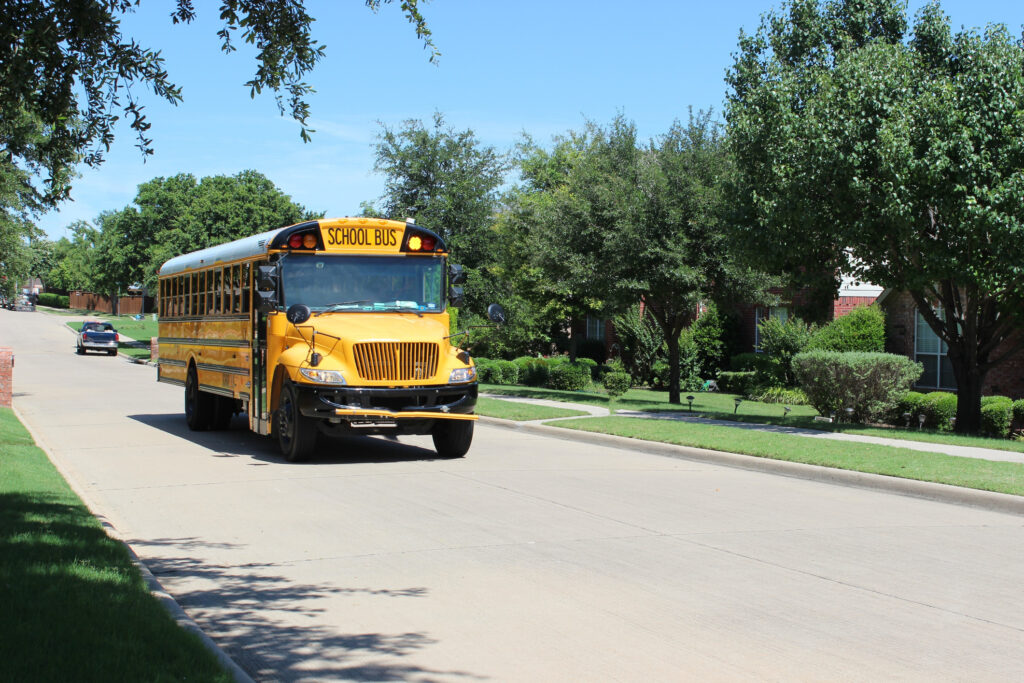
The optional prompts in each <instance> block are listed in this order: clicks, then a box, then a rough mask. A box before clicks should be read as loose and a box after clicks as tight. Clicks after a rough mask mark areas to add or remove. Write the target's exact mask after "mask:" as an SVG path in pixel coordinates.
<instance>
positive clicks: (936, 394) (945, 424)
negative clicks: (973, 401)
mask: <svg viewBox="0 0 1024 683" xmlns="http://www.w3.org/2000/svg"><path fill="white" fill-rule="evenodd" d="M956 401H957V398H956V394H949V393H946V392H945V391H933V392H931V393H930V394H925V395H924V399H923V400H922V401H921V406H920V412H921V413H924V426H925V427H927V428H928V429H937V430H938V431H940V432H950V431H953V418H954V417H956ZM917 415H918V413H914V416H913V419H912V420H911V424H912V425H916V424H917Z"/></svg>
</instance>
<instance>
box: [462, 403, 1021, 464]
mask: <svg viewBox="0 0 1024 683" xmlns="http://www.w3.org/2000/svg"><path fill="white" fill-rule="evenodd" d="M481 396H483V397H485V398H495V399H499V400H502V401H515V402H521V403H531V404H533V405H540V406H549V407H552V408H568V409H572V410H580V411H584V412H586V413H589V414H590V415H591V416H592V417H607V416H608V415H609V414H610V413H609V412H608V409H607V408H599V407H597V406H592V405H587V404H583V403H565V402H563V401H551V400H548V399H539V398H525V397H522V396H505V395H503V394H481ZM615 415H616V417H632V418H637V419H645V420H674V421H676V422H690V423H695V424H705V425H716V426H720V427H732V428H734V429H748V430H754V431H759V432H774V433H776V434H794V435H796V436H806V437H809V438H813V439H832V440H835V441H858V442H861V443H872V444H877V445H880V446H893V447H895V448H909V449H911V450H915V451H925V452H927V453H942V454H944V455H955V456H957V457H961V458H976V459H979V460H995V461H1000V462H1017V463H1022V464H1024V453H1019V452H1016V451H1003V450H998V449H994V448H977V447H974V446H955V445H952V444H941V443H931V442H927V441H909V440H905V439H887V438H885V437H881V436H864V435H861V434H844V433H841V432H825V431H821V430H819V429H806V428H803V427H789V426H786V425H774V424H757V423H752V422H733V421H732V420H715V419H712V418H707V417H702V416H701V415H700V414H698V413H682V412H672V413H647V412H642V411H638V410H618V411H616V413H615ZM572 419H577V418H565V417H563V418H553V419H545V420H531V422H537V423H541V422H543V423H550V422H557V421H559V420H572Z"/></svg>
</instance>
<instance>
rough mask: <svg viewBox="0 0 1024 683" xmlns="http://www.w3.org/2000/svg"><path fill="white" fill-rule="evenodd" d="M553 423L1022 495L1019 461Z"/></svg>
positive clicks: (676, 427)
mask: <svg viewBox="0 0 1024 683" xmlns="http://www.w3.org/2000/svg"><path fill="white" fill-rule="evenodd" d="M552 425H553V426H557V427H562V428H567V429H578V430H582V431H588V432H599V433H602V434H615V435H617V436H626V437H630V438H633V439H643V440H646V441H660V442H664V443H671V444H677V445H680V446H694V447H697V448H707V449H710V450H717V451H727V452H730V453H742V454H745V455H754V456H758V457H761V458H772V459H775V460H787V461H790V462H801V463H807V464H810V465H822V466H825V467H835V468H838V469H844V470H854V471H857V472H870V473H874V474H885V475H889V476H893V477H903V478H905V479H918V480H920V481H931V482H938V483H942V484H951V485H953V486H964V487H967V488H973V489H981V490H984V491H998V492H1000V493H1011V494H1014V495H1018V496H1019V495H1024V465H1022V464H1019V463H1008V462H995V461H990V460H976V459H973V458H958V457H955V456H951V455H943V454H940V453H926V452H921V451H913V450H910V449H907V448H895V447H892V446H877V445H874V444H866V443H851V442H848V441H832V440H829V439H815V438H809V437H805V436H796V435H794V434H775V433H771V432H763V431H756V430H744V429H736V428H734V427H725V426H719V425H704V424H694V423H689V422H675V421H669V420H652V419H646V420H645V419H637V418H628V417H596V418H588V419H585V420H563V421H559V422H554V423H552Z"/></svg>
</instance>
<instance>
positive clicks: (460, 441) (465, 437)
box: [431, 420, 473, 458]
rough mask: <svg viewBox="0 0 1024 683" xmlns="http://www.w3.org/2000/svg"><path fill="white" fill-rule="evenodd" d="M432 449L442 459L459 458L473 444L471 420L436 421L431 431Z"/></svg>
mask: <svg viewBox="0 0 1024 683" xmlns="http://www.w3.org/2000/svg"><path fill="white" fill-rule="evenodd" d="M431 436H432V437H433V438H434V448H435V449H436V450H437V454H438V455H440V456H441V457H442V458H461V457H462V456H464V455H465V454H466V453H467V452H468V451H469V446H470V444H471V443H473V422H472V421H471V420H458V421H456V420H438V421H437V422H436V423H435V424H434V429H433V430H432V431H431Z"/></svg>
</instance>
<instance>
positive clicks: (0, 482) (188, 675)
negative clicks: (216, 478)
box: [0, 408, 232, 683]
mask: <svg viewBox="0 0 1024 683" xmlns="http://www.w3.org/2000/svg"><path fill="white" fill-rule="evenodd" d="M0 473H2V476H0V604H2V605H3V606H4V609H3V619H0V680H5V681H184V680H189V681H223V682H224V683H228V682H229V681H231V680H232V679H231V677H230V676H229V675H228V673H227V672H225V671H224V670H223V669H222V668H221V667H220V665H219V663H218V662H217V660H216V659H215V657H214V655H213V654H212V653H211V652H210V651H209V650H207V649H206V648H205V647H204V646H203V645H202V643H201V642H200V641H199V639H198V638H197V637H196V636H195V635H193V634H191V633H189V632H187V631H185V630H183V629H182V628H180V627H179V626H178V625H177V624H176V623H175V622H174V620H173V619H172V618H171V617H170V615H168V614H167V612H166V611H165V610H164V608H163V607H162V606H161V605H160V603H159V602H157V600H156V598H154V597H153V596H152V595H151V594H150V593H149V590H148V589H147V587H146V583H145V581H144V580H143V578H142V576H141V574H140V573H139V571H138V569H137V568H136V567H135V565H134V564H133V563H132V561H131V558H130V556H129V554H128V551H127V550H126V549H125V547H124V546H123V545H122V544H121V543H119V542H117V541H115V540H114V539H111V538H110V537H109V536H107V534H106V533H105V532H104V530H103V527H102V526H101V525H100V523H99V522H98V521H97V520H96V519H95V518H94V517H93V516H92V514H91V513H90V512H89V510H88V509H87V508H86V507H85V505H84V504H83V503H82V501H81V500H80V499H79V498H78V496H76V495H75V494H74V492H72V491H71V489H70V487H69V486H68V485H67V483H66V482H65V481H64V479H63V478H62V477H61V476H60V474H59V473H58V472H57V470H56V469H55V468H54V467H53V465H52V464H51V463H50V461H49V459H48V458H47V457H46V454H45V453H43V452H42V451H41V450H40V449H39V448H38V447H36V446H35V444H34V443H33V441H32V437H31V436H30V435H29V434H28V432H27V431H26V430H25V428H24V427H23V426H22V425H21V423H20V422H18V420H17V418H16V417H15V416H14V413H13V411H11V409H10V408H0Z"/></svg>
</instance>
